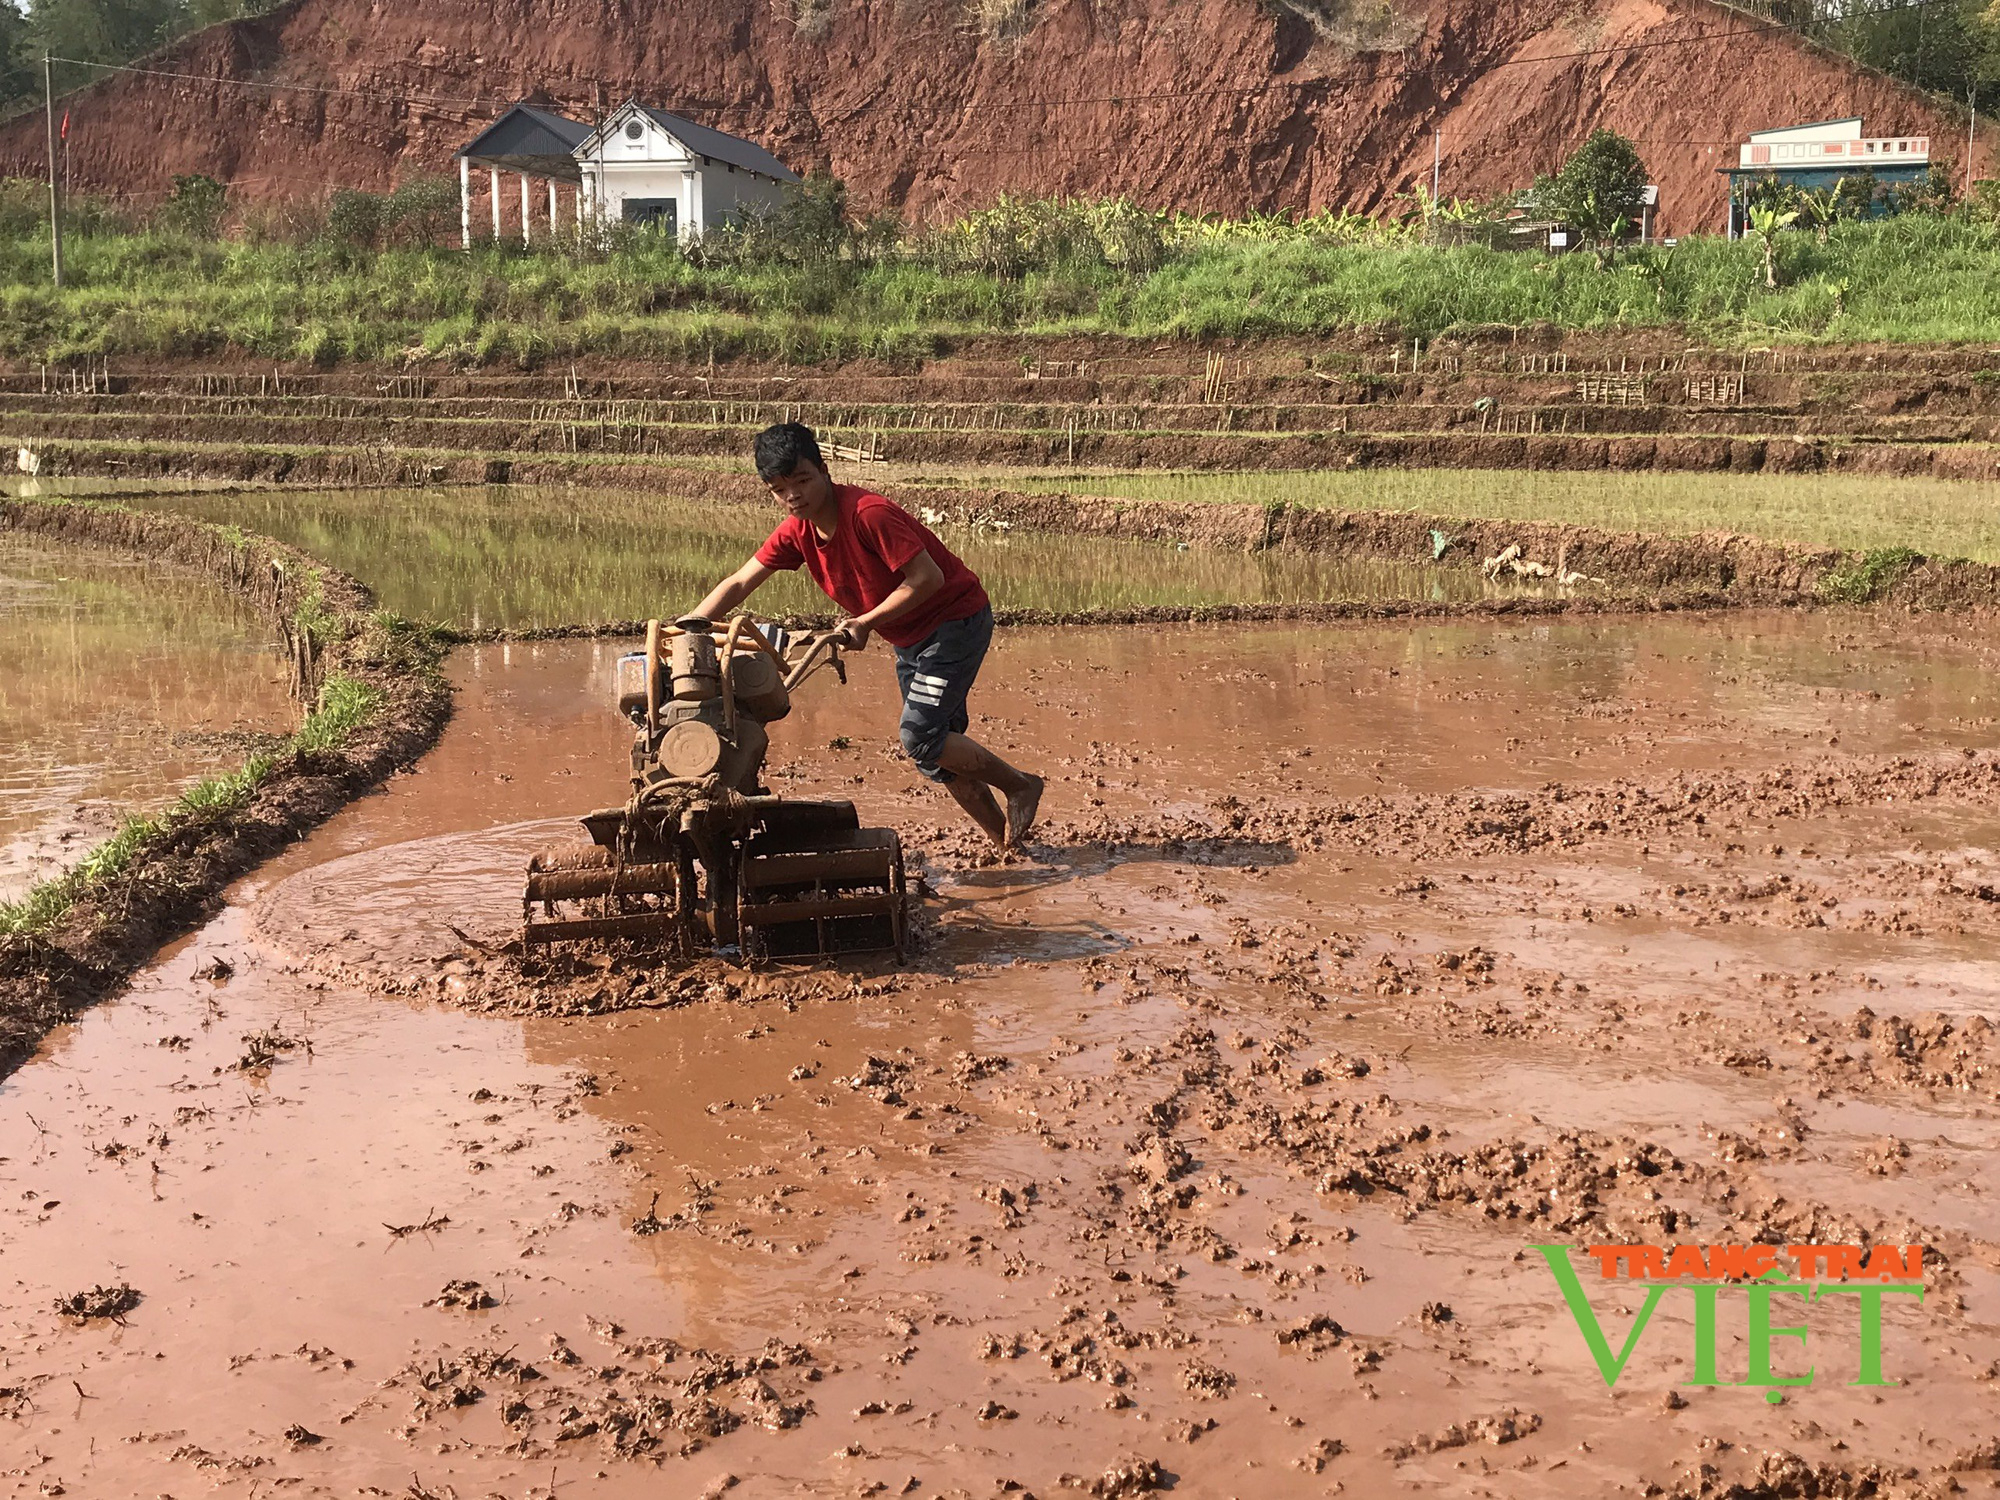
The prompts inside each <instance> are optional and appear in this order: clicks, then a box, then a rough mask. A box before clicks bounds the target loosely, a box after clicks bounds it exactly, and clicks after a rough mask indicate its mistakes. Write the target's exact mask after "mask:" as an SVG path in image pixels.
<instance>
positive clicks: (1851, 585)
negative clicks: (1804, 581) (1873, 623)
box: [1819, 547, 1924, 604]
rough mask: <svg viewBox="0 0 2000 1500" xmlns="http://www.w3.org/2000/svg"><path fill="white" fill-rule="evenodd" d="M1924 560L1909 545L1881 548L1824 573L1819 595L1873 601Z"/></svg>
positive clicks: (1845, 601)
mask: <svg viewBox="0 0 2000 1500" xmlns="http://www.w3.org/2000/svg"><path fill="white" fill-rule="evenodd" d="M1923 560H1924V559H1923V554H1922V553H1919V552H1916V551H1913V550H1912V549H1910V548H1908V547H1878V548H1876V549H1875V550H1874V551H1873V552H1864V553H1862V554H1861V555H1860V556H1859V557H1856V558H1852V559H1850V560H1849V561H1847V562H1844V563H1842V564H1841V565H1840V566H1839V567H1837V568H1833V569H1831V570H1829V571H1828V572H1826V573H1824V574H1822V575H1821V577H1820V580H1819V595H1820V597H1821V598H1822V599H1827V600H1831V601H1833V602H1835V603H1838V604H1867V603H1870V602H1871V601H1873V600H1875V599H1879V598H1880V597H1881V596H1882V595H1883V594H1885V593H1887V592H1888V591H1889V590H1890V589H1891V588H1892V587H1894V586H1895V584H1896V582H1897V581H1898V580H1899V579H1901V578H1902V577H1903V575H1904V574H1906V573H1908V572H1909V571H1910V569H1912V568H1914V567H1915V566H1916V565H1917V564H1918V563H1920V562H1922V561H1923Z"/></svg>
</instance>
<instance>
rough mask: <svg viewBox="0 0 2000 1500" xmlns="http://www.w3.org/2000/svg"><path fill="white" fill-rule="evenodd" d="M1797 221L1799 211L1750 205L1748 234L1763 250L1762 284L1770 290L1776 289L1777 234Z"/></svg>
mask: <svg viewBox="0 0 2000 1500" xmlns="http://www.w3.org/2000/svg"><path fill="white" fill-rule="evenodd" d="M1798 221H1799V211H1798V210H1797V209H1796V208H1787V209H1784V210H1782V211H1780V210H1778V209H1775V208H1761V207H1757V206H1754V205H1753V206H1752V208H1751V210H1750V234H1751V237H1752V238H1753V239H1755V240H1756V241H1757V242H1758V244H1760V245H1761V246H1762V247H1763V250H1764V285H1765V286H1766V287H1768V288H1769V289H1770V290H1772V291H1774V292H1775V291H1776V290H1777V289H1778V235H1779V233H1780V231H1782V230H1786V229H1790V228H1791V227H1792V226H1793V225H1794V224H1796V223H1798Z"/></svg>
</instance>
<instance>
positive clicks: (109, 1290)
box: [56, 1281, 142, 1323]
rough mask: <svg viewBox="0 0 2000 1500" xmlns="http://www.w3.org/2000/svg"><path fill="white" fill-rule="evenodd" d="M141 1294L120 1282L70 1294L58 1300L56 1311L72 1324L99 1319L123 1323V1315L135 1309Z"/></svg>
mask: <svg viewBox="0 0 2000 1500" xmlns="http://www.w3.org/2000/svg"><path fill="white" fill-rule="evenodd" d="M141 1300H142V1297H141V1294H140V1293H139V1292H138V1291H136V1290H134V1289H133V1288H132V1287H129V1286H127V1285H125V1283H123V1282H122V1281H121V1282H120V1283H118V1285H116V1286H94V1287H91V1288H90V1289H89V1290H88V1291H83V1292H71V1293H70V1294H69V1295H68V1296H67V1297H62V1298H58V1299H57V1301H56V1311H57V1312H58V1313H60V1314H62V1316H64V1317H65V1318H68V1319H70V1320H71V1321H72V1322H77V1323H88V1322H92V1321H94V1320H96V1319H99V1318H105V1319H110V1320H111V1321H113V1322H118V1323H122V1322H124V1321H125V1314H127V1313H128V1312H130V1311H132V1309H133V1308H135V1307H137V1306H138V1305H139V1303H140V1301H141Z"/></svg>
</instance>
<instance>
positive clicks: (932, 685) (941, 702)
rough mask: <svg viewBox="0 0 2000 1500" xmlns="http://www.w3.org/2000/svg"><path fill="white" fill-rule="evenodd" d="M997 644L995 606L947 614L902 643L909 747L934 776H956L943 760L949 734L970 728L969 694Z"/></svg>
mask: <svg viewBox="0 0 2000 1500" xmlns="http://www.w3.org/2000/svg"><path fill="white" fill-rule="evenodd" d="M992 644H993V607H992V606H991V605H987V606H986V607H984V608H982V609H981V610H980V611H979V613H978V614H976V615H968V616H967V617H966V618H965V619H963V620H947V621H945V622H944V624H942V625H940V626H938V628H937V629H936V630H933V631H932V632H931V633H930V634H929V635H928V636H926V637H925V638H924V639H923V640H921V641H919V642H917V644H916V645H914V646H898V647H897V648H896V682H897V684H898V685H899V686H900V687H901V688H902V690H903V722H902V726H901V728H902V735H903V748H904V750H906V751H908V752H909V756H910V759H911V760H913V761H915V762H916V763H917V769H918V770H919V771H922V772H923V773H924V775H926V776H928V777H929V778H930V779H931V780H932V781H950V780H951V779H952V774H951V772H949V771H947V770H945V769H944V768H943V767H942V766H940V765H939V764H938V763H937V758H938V752H939V751H940V750H941V749H943V747H944V737H945V736H946V735H947V734H964V733H965V731H966V729H967V728H968V727H970V725H971V723H972V720H971V719H970V718H969V717H967V715H966V712H965V695H966V694H967V693H970V692H971V691H972V679H973V678H975V677H977V676H978V675H979V664H980V663H981V662H983V661H984V660H986V648H987V647H988V646H990V645H992Z"/></svg>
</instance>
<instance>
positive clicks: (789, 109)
mask: <svg viewBox="0 0 2000 1500" xmlns="http://www.w3.org/2000/svg"><path fill="white" fill-rule="evenodd" d="M1951 3H1956V0H1904V3H1901V4H1897V5H1889V6H1883V7H1880V8H1879V9H1877V10H1873V11H1870V12H1868V14H1870V15H1881V14H1886V13H1890V12H1894V11H1902V10H1916V11H1922V10H1926V9H1928V8H1929V7H1930V6H1932V5H1938V4H1951ZM1775 32H1782V33H1789V34H1790V35H1793V36H1799V37H1802V38H1805V39H1806V40H1812V38H1810V37H1809V36H1807V34H1806V33H1804V32H1802V31H1800V30H1799V29H1798V28H1796V27H1793V26H1789V25H1787V24H1785V23H1784V22H1782V21H1760V22H1753V23H1751V24H1749V25H1744V26H1736V27H1731V28H1728V29H1725V30H1720V31H1701V32H1694V33H1691V34H1688V35H1685V36H1674V37H1657V38H1653V39H1651V40H1647V41H1638V42H1624V43H1618V44H1615V45H1612V46H1606V47H1585V48H1579V49H1577V50H1575V51H1570V52H1551V53H1543V54H1538V55H1536V56H1533V57H1503V58H1499V59H1497V60H1495V61H1493V62H1490V63H1487V64H1485V66H1484V67H1483V68H1480V69H1479V70H1478V71H1479V72H1481V73H1487V72H1495V71H1498V70H1499V69H1501V68H1517V67H1534V66H1538V65H1542V64H1546V63H1561V62H1577V61H1582V60H1584V59H1588V58H1596V57H1619V56H1626V55H1630V54H1633V53H1640V52H1652V51H1658V50H1661V49H1663V48H1670V47H1692V46H1701V45H1704V44H1707V43H1711V42H1722V41H1728V40H1730V39H1731V38H1735V37H1745V36H1764V35H1770V34H1772V33H1775ZM51 61H53V62H59V63H63V64H66V65H68V66H72V67H82V68H95V69H98V70H100V71H103V72H112V73H129V74H133V75H136V76H140V77H148V78H165V79H171V80H175V81H180V82H187V83H199V84H207V85H210V86H212V87H220V88H242V89H251V90H258V91H264V92H283V93H301V94H314V95H319V96H323V97H340V98H352V99H371V100H376V101H379V102H382V103H387V104H402V105H412V104H414V105H430V106H437V107H446V108H453V109H462V110H477V111H483V112H489V113H494V114H497V113H499V112H501V111H502V110H503V109H504V108H505V107H506V106H505V105H503V104H499V103H497V102H495V101H494V100H493V99H492V97H491V96H488V95H472V96H451V95H426V94H410V93H384V92H379V91H376V90H372V89H357V88H338V87H333V86H330V85H320V84H303V83H265V82H259V81H256V80H253V79H243V78H227V77H223V76H221V75H216V74H204V73H185V72H177V71H174V70H171V69H166V68H147V67H138V66H135V65H132V64H129V63H103V62H91V61H89V60H87V59H84V58H75V57H55V58H52V59H51ZM1434 71H1435V70H1434V69H1431V68H1426V67H1422V66H1417V65H1412V64H1404V65H1402V66H1399V67H1394V68H1359V67H1357V68H1355V69H1353V70H1350V71H1349V72H1347V73H1322V74H1319V75H1317V76H1315V77H1312V78H1304V79H1295V80H1285V81H1277V80H1267V81H1265V82H1263V83H1253V84H1239V85H1233V86H1232V85H1227V84H1211V85H1206V86H1203V87H1200V88H1190V89H1162V90H1154V91H1152V92H1148V93H1134V94H1075V95H1067V96H1057V97H1052V98H1028V99H988V98H980V99H970V100H962V101H959V102H958V103H957V104H956V105H955V106H953V108H954V109H955V110H956V112H958V113H959V114H965V113H969V112H972V111H978V110H994V109H1006V110H1022V109H1041V110H1049V109H1072V108H1080V107H1084V106H1092V105H1112V106H1118V107H1123V106H1126V105H1133V104H1161V103H1181V102H1186V101H1189V100H1196V99H1214V100H1221V99H1238V100H1241V99H1249V98H1255V97H1259V96H1267V95H1276V94H1299V93H1310V92H1313V91H1315V90H1323V89H1326V88H1329V87H1332V86H1337V85H1341V84H1372V83H1390V82H1396V81H1400V80H1402V79H1405V78H1412V77H1420V76H1429V75H1430V74H1431V73H1432V72H1434ZM659 107H660V108H663V109H668V110H671V111H674V112H676V113H690V114H694V113H707V114H733V113H744V112H756V113H761V114H762V115H764V116H765V117H767V118H770V117H776V116H787V117H789V116H796V115H800V114H803V115H805V116H806V117H807V118H808V119H815V120H816V117H815V116H814V115H813V112H812V107H811V105H810V103H809V102H806V101H799V102H795V103H793V104H790V105H785V106H780V107H777V108H774V107H773V106H771V105H769V104H766V103H760V102H758V101H755V100H737V101H731V100H713V99H684V100H679V101H675V102H671V103H668V104H665V105H661V106H659ZM889 109H896V110H898V111H899V112H900V111H901V109H902V106H900V105H895V104H891V103H888V102H876V103H868V104H856V105H853V106H850V107H848V108H846V109H837V110H834V111H832V112H831V113H830V114H829V116H828V117H827V119H826V120H825V121H824V122H819V121H817V120H816V123H821V124H822V125H824V124H835V123H845V122H846V121H849V120H852V119H855V118H858V117H860V116H862V115H866V114H871V113H874V112H876V111H881V110H889ZM1693 144H1733V143H1728V142H1715V143H1709V142H1697V143H1693ZM994 154H998V153H994Z"/></svg>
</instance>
